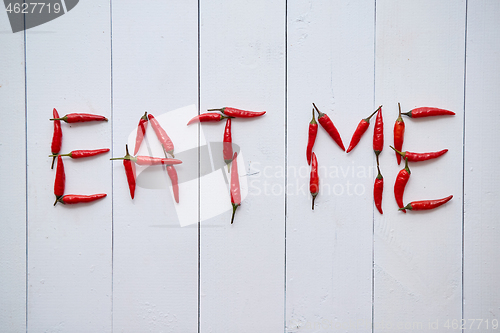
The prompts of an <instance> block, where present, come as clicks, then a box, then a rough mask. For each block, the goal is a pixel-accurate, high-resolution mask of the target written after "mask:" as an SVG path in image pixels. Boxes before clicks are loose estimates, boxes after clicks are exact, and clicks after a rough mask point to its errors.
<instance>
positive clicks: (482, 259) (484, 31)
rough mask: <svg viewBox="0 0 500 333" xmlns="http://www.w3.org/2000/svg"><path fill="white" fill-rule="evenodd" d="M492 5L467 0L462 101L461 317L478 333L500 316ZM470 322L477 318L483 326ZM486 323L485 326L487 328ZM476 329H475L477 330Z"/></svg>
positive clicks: (499, 78) (499, 40) (497, 6)
mask: <svg viewBox="0 0 500 333" xmlns="http://www.w3.org/2000/svg"><path fill="white" fill-rule="evenodd" d="M499 15H500V3H499V2H497V1H469V3H468V11H467V81H466V98H465V111H466V116H465V138H466V140H465V173H464V175H465V184H464V191H465V193H464V195H465V197H464V287H463V288H464V319H466V320H467V323H466V324H467V328H469V327H470V326H471V325H472V327H473V328H474V329H476V330H477V331H483V332H486V331H487V330H491V329H492V321H493V320H495V323H496V325H498V320H499V315H500V291H499V290H498V285H497V281H498V280H499V279H500V267H499V265H498V262H499V259H500V256H499V253H498V246H497V244H498V239H499V236H500V231H499V219H498V217H497V216H496V212H495V209H494V207H495V204H496V200H497V199H498V197H499V186H500V178H499V176H498V173H497V170H496V166H497V165H498V163H499V162H500V161H499V158H498V155H497V154H495V153H494V152H495V151H496V149H497V142H498V128H497V127H498V123H499V120H500V119H499V114H498V105H499V104H500V97H499V95H498V89H499V87H500V65H499V64H498V57H499V54H500V34H499V28H500V26H499V21H498V17H499ZM469 319H482V320H483V322H480V321H479V320H478V321H475V322H474V321H472V320H469ZM487 325H489V326H487ZM478 327H479V329H478Z"/></svg>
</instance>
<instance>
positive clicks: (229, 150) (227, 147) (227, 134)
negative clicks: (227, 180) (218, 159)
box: [222, 118, 233, 172]
mask: <svg viewBox="0 0 500 333" xmlns="http://www.w3.org/2000/svg"><path fill="white" fill-rule="evenodd" d="M222 155H223V157H224V162H226V164H227V172H229V171H230V170H231V168H230V166H229V165H230V163H231V159H232V158H233V141H232V138H231V118H228V119H227V120H226V127H225V128H224V138H223V140H222Z"/></svg>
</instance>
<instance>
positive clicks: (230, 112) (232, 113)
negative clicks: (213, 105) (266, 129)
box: [207, 107, 266, 118]
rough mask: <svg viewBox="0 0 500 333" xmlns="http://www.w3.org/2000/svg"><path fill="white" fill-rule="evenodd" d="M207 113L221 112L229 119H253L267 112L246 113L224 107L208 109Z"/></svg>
mask: <svg viewBox="0 0 500 333" xmlns="http://www.w3.org/2000/svg"><path fill="white" fill-rule="evenodd" d="M207 111H220V112H222V113H224V114H225V115H226V116H228V117H235V118H253V117H259V116H262V115H263V114H265V113H266V111H259V112H255V111H245V110H240V109H235V108H230V107H224V108H221V109H208V110H207Z"/></svg>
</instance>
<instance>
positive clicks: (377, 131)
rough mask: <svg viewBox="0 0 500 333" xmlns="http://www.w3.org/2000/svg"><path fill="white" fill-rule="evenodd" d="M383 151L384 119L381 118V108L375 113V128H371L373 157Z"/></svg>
mask: <svg viewBox="0 0 500 333" xmlns="http://www.w3.org/2000/svg"><path fill="white" fill-rule="evenodd" d="M382 149H384V119H383V118H382V107H381V108H380V109H379V111H378V113H377V118H376V119H375V126H374V128H373V150H374V151H375V155H377V156H378V155H379V154H380V153H381V152H382Z"/></svg>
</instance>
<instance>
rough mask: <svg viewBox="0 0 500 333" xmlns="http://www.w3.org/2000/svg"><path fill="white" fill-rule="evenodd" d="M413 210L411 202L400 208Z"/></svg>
mask: <svg viewBox="0 0 500 333" xmlns="http://www.w3.org/2000/svg"><path fill="white" fill-rule="evenodd" d="M406 209H407V210H412V207H411V204H407V205H406V206H404V207H403V208H399V209H398V210H406Z"/></svg>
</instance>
